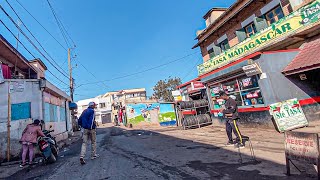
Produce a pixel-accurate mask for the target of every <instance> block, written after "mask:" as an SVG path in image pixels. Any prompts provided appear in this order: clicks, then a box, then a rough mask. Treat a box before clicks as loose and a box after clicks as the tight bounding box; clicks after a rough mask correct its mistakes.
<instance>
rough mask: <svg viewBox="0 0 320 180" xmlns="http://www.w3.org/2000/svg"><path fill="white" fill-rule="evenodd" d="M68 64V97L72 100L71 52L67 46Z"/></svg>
mask: <svg viewBox="0 0 320 180" xmlns="http://www.w3.org/2000/svg"><path fill="white" fill-rule="evenodd" d="M68 65H69V80H70V97H71V100H72V102H73V91H74V89H73V79H72V65H71V54H70V48H68Z"/></svg>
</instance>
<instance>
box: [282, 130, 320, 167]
mask: <svg viewBox="0 0 320 180" xmlns="http://www.w3.org/2000/svg"><path fill="white" fill-rule="evenodd" d="M284 136H285V152H286V157H287V158H289V159H292V160H299V161H305V162H308V163H312V164H317V163H318V157H319V148H318V134H316V133H303V132H292V131H286V132H285V133H284Z"/></svg>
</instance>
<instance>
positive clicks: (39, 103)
mask: <svg viewBox="0 0 320 180" xmlns="http://www.w3.org/2000/svg"><path fill="white" fill-rule="evenodd" d="M11 82H12V83H13V84H15V83H16V82H19V83H23V84H24V85H22V86H21V87H23V88H18V87H16V86H13V87H14V88H13V89H14V91H13V93H11V94H10V96H11V98H10V99H11V104H18V103H26V102H29V103H31V110H30V111H31V118H30V117H29V118H26V119H17V120H14V119H12V120H11V127H10V140H11V155H12V156H17V155H18V154H19V153H20V150H21V145H20V143H19V140H20V138H21V135H22V131H23V130H24V128H25V127H26V125H27V124H30V123H32V120H34V119H40V120H42V119H44V115H45V108H44V106H43V105H44V99H43V92H42V90H41V89H40V81H39V80H25V79H21V80H11ZM8 86H9V82H8V81H6V82H4V83H2V84H0V159H3V158H5V154H6V149H7V137H8V136H7V121H8ZM18 89H19V90H18ZM18 91H21V92H18ZM60 98H61V97H60ZM62 103H63V104H64V106H65V108H66V109H67V113H66V115H65V116H64V117H60V112H59V110H60V109H59V110H58V113H57V116H58V118H57V121H49V122H45V128H46V129H49V126H50V125H52V126H53V129H54V130H55V132H54V133H53V134H54V135H56V136H57V141H59V140H62V139H66V138H67V137H68V133H67V131H69V132H70V131H71V130H72V123H71V117H70V116H71V114H70V111H69V105H68V103H67V100H66V99H63V98H62ZM16 113H24V111H20V109H17V112H16ZM12 114H14V111H13V109H12Z"/></svg>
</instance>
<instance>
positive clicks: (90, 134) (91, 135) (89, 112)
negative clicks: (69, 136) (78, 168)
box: [78, 102, 99, 165]
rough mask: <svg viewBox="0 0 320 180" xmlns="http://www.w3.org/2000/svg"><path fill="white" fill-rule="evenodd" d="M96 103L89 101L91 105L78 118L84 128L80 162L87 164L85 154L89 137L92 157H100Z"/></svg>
mask: <svg viewBox="0 0 320 180" xmlns="http://www.w3.org/2000/svg"><path fill="white" fill-rule="evenodd" d="M95 107H96V104H95V103H94V102H90V103H89V107H88V108H87V109H86V110H84V111H83V112H82V114H81V116H80V117H79V119H78V124H79V126H81V127H82V128H83V129H84V130H83V142H82V146H81V154H80V163H81V164H82V165H83V164H85V163H86V162H85V160H84V157H85V154H86V152H87V143H88V141H89V139H90V140H91V159H92V160H93V159H96V158H97V157H99V155H98V154H97V153H96V152H97V142H96V134H97V132H96V127H97V125H96V121H95V113H94V109H95Z"/></svg>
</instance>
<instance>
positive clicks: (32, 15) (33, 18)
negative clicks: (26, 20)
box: [16, 0, 67, 51]
mask: <svg viewBox="0 0 320 180" xmlns="http://www.w3.org/2000/svg"><path fill="white" fill-rule="evenodd" d="M16 2H17V3H18V4H19V5H20V6H21V7H22V8H23V9H24V10H25V11H26V12H27V13H28V14H29V15H30V16H31V17H32V18H33V19H34V20H35V21H36V22H37V23H38V24H39V25H40V26H41V27H42V28H43V29H44V30H45V31H46V32H47V33H48V34H49V35H50V36H51V37H52V38H53V39H54V40H55V41H56V42H57V43H58V44H59V45H60V46H61V47H62V48H63V49H64V50H66V51H67V48H66V47H64V46H63V45H62V44H61V43H60V42H59V41H58V40H57V39H56V38H55V37H54V36H53V35H52V34H51V33H50V32H49V31H48V30H47V29H46V28H45V27H44V26H43V25H42V24H41V23H40V22H39V21H38V20H37V19H36V18H35V17H34V16H33V15H32V14H31V13H30V12H29V11H28V10H27V9H26V8H25V7H24V6H23V5H22V4H21V3H20V2H19V1H18V0H16Z"/></svg>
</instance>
